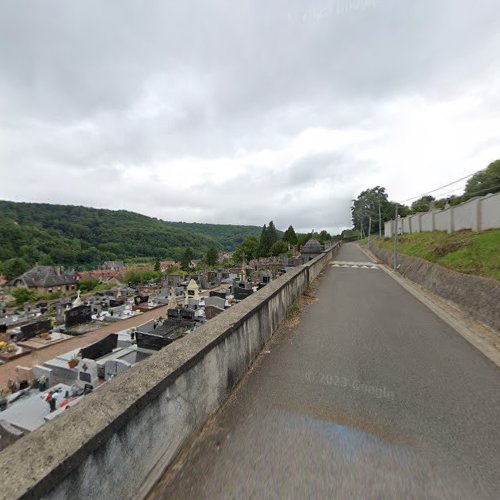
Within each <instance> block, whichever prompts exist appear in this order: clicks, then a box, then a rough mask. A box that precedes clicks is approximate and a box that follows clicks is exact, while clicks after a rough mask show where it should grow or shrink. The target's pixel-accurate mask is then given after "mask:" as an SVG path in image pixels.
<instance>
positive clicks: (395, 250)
mask: <svg viewBox="0 0 500 500" xmlns="http://www.w3.org/2000/svg"><path fill="white" fill-rule="evenodd" d="M398 231H399V229H398V204H397V203H396V218H395V219H394V271H397V270H398Z"/></svg>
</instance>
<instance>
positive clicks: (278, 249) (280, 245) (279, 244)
mask: <svg viewBox="0 0 500 500" xmlns="http://www.w3.org/2000/svg"><path fill="white" fill-rule="evenodd" d="M287 250H288V244H287V243H285V242H284V241H283V240H281V241H275V242H274V243H273V246H272V247H271V255H274V256H275V257H276V256H278V255H280V254H282V253H286V252H287Z"/></svg>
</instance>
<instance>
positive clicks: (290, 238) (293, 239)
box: [283, 226, 299, 246]
mask: <svg viewBox="0 0 500 500" xmlns="http://www.w3.org/2000/svg"><path fill="white" fill-rule="evenodd" d="M283 241H284V242H285V243H289V244H290V245H291V246H295V245H297V243H298V242H299V240H298V239H297V234H296V233H295V229H294V228H293V226H289V228H288V229H287V230H286V231H285V234H284V235H283Z"/></svg>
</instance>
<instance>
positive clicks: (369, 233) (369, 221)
mask: <svg viewBox="0 0 500 500" xmlns="http://www.w3.org/2000/svg"><path fill="white" fill-rule="evenodd" d="M371 234H372V216H371V215H370V219H369V220H368V248H370V236H371Z"/></svg>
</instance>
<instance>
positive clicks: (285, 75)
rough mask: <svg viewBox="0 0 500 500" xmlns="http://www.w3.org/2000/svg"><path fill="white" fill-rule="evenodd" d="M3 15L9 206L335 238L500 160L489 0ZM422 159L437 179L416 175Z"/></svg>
mask: <svg viewBox="0 0 500 500" xmlns="http://www.w3.org/2000/svg"><path fill="white" fill-rule="evenodd" d="M1 9H2V12H1V15H0V137H1V141H0V168H1V184H0V197H1V198H6V199H15V200H33V201H51V202H60V203H78V204H85V205H93V206H100V207H110V208H126V209H130V210H137V211H141V212H143V213H148V214H150V215H155V216H158V217H163V218H166V219H171V220H172V219H184V220H198V221H210V222H218V221H220V222H234V223H252V224H259V225H260V224H262V223H263V222H264V221H267V220H269V219H270V218H273V219H275V220H276V221H278V223H279V224H281V225H282V227H285V226H286V225H288V224H289V223H292V224H294V225H296V226H297V227H300V228H310V227H315V228H319V227H328V228H340V227H346V226H349V224H350V215H349V204H350V203H349V200H350V199H351V198H352V197H354V196H355V195H356V194H357V193H358V192H359V191H361V190H362V189H364V188H366V187H369V186H370V185H371V184H373V185H377V184H380V185H387V186H388V187H389V188H391V189H392V192H393V193H394V195H393V196H395V197H397V196H400V197H401V196H404V195H405V194H407V193H406V189H415V190H419V189H420V188H422V191H423V190H425V188H427V185H425V182H432V184H431V187H432V186H433V185H435V184H439V181H440V180H441V179H440V177H439V175H442V176H443V178H444V180H448V179H454V178H455V177H458V176H459V174H460V172H458V174H457V171H458V170H460V169H463V170H464V172H465V173H468V172H469V171H470V170H471V166H472V165H474V166H477V167H478V168H481V167H484V166H485V165H484V163H485V162H486V160H487V159H495V158H490V156H491V155H493V154H495V151H498V149H500V140H496V139H495V138H494V137H493V136H492V133H491V131H492V130H493V129H495V126H496V124H497V121H498V118H497V116H498V114H496V115H494V113H493V112H492V109H497V108H498V102H499V101H498V92H497V90H498V88H499V81H500V68H499V63H498V53H499V49H500V32H498V29H497V26H498V22H499V20H500V6H499V4H498V2H497V0H480V1H479V2H476V3H475V4H474V7H473V8H472V7H471V5H470V3H469V2H466V1H465V0H459V1H452V0H443V1H442V2H439V5H438V4H436V3H435V2H431V0H424V1H422V2H401V1H396V0H333V1H332V0H323V1H318V2H315V3H314V4H312V6H311V2H307V1H306V0H292V1H284V0H278V1H276V2H272V3H270V2H263V1H255V0H252V1H250V0H243V1H241V2H237V3H235V2H229V1H228V0H216V1H214V2H208V3H207V2H200V1H199V0H198V1H195V0H187V1H186V2H170V1H168V2H165V1H160V0H156V1H149V2H140V1H138V0H135V1H133V0H121V1H120V2H118V1H114V2H113V1H110V2H102V1H100V0H88V1H86V2H77V1H74V0H71V1H67V2H60V1H56V0H45V1H44V2H38V1H35V0H26V1H24V2H15V1H13V0H11V1H8V2H4V4H3V5H2V8H1ZM462 109H464V111H463V113H462ZM456 110H457V111H456ZM459 111H460V113H462V114H461V116H460V123H463V124H464V126H463V128H459V129H458V128H457V126H456V124H457V119H456V113H458V112H459ZM422 113H424V115H425V117H432V119H430V121H431V122H432V123H431V125H432V126H433V127H435V129H436V134H443V137H444V136H446V140H444V139H443V141H442V143H443V146H442V148H443V150H440V149H439V148H440V146H439V144H438V142H437V141H436V143H434V142H433V143H432V145H431V146H430V145H429V144H428V143H429V141H430V139H425V137H424V136H425V134H426V130H425V129H426V128H427V127H426V126H422V127H420V128H419V127H417V126H416V125H414V124H415V123H418V120H420V119H421V118H422V117H421V115H422ZM435 118H438V119H437V120H436V119H435ZM441 119H442V122H443V123H442V124H441V122H440V120H441ZM467 123H470V127H471V131H472V128H474V130H475V131H476V132H477V133H476V134H474V133H470V131H469V130H468V129H467V125H466V124H467ZM479 130H481V131H484V132H481V133H479V132H478V131H479ZM402 131H403V132H402ZM488 131H489V133H488ZM454 141H455V142H457V143H459V147H460V149H459V151H456V152H455V153H454V154H455V155H456V156H458V158H456V157H455V158H453V161H451V158H450V165H449V167H448V166H447V165H443V162H442V161H441V159H442V158H443V157H444V156H445V151H444V148H445V147H448V144H451V143H453V142H454ZM422 145H424V146H425V147H426V148H427V153H428V154H427V156H426V157H425V159H426V162H427V163H428V165H426V168H428V172H434V173H435V179H434V178H433V179H426V178H425V176H422V175H421V176H420V178H416V177H415V176H416V175H417V174H418V172H416V173H415V171H416V170H418V169H416V168H410V167H412V166H413V165H412V164H411V163H412V161H414V162H415V163H417V162H418V161H421V157H420V155H421V151H422ZM431 148H432V151H431ZM427 158H428V160H427ZM433 158H436V160H435V161H437V159H439V160H440V162H441V170H440V172H441V173H440V174H437V173H436V172H437V169H436V165H435V164H433ZM460 158H463V162H462V163H460V161H458V163H457V159H458V160H460ZM457 165H458V167H457ZM404 167H408V173H407V174H404V175H399V176H395V175H394V172H395V171H397V168H404ZM412 176H413V177H412ZM27 179H28V180H30V181H31V182H28V183H27V182H26V181H27ZM35 179H36V181H35ZM370 183H371V184H370ZM409 194H410V195H412V194H413V192H412V193H409Z"/></svg>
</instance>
